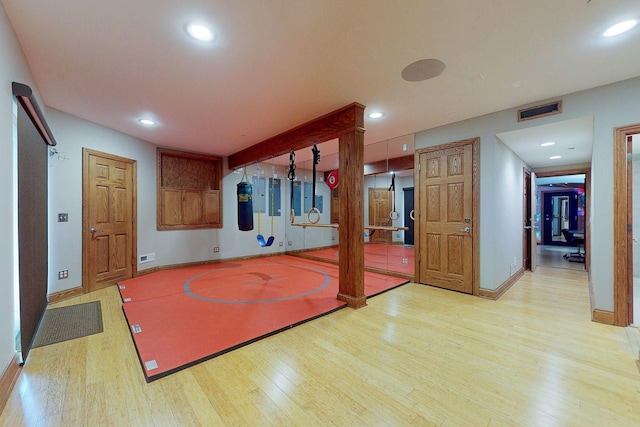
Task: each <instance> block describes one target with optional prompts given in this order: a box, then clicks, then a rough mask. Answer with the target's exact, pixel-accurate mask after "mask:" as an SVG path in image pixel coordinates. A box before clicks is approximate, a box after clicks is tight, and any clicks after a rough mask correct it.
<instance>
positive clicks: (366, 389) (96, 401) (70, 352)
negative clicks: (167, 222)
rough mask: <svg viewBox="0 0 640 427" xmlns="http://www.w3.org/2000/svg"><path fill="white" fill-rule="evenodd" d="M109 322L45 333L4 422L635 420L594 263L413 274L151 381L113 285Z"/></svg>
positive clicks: (631, 363)
mask: <svg viewBox="0 0 640 427" xmlns="http://www.w3.org/2000/svg"><path fill="white" fill-rule="evenodd" d="M97 299H100V300H101V301H102V309H103V315H104V332H103V333H101V334H97V335H93V336H90V337H86V338H81V339H77V340H73V341H68V342H64V343H59V344H55V345H51V346H47V347H42V348H36V349H33V350H32V352H31V354H30V355H29V359H28V361H27V364H26V365H25V367H24V370H23V372H22V374H21V376H20V378H19V380H18V383H17V385H16V387H15V389H14V391H13V393H12V395H11V397H10V399H9V401H8V403H7V406H6V408H5V410H4V412H3V413H2V415H1V416H0V425H4V426H22V425H27V426H75V425H85V426H99V425H109V426H129V425H132V426H138V425H143V426H144V425H146V426H191V425H206V426H210V425H233V426H254V425H267V426H269V425H274V426H282V425H311V426H316V425H340V426H346V425H356V426H357V425H363V426H372V425H377V426H378V425H384V426H393V425H398V426H416V425H422V426H430V425H437V426H441V425H443V426H511V425H514V426H567V425H576V426H614V425H615V426H631V425H634V426H638V425H640V373H639V372H638V368H637V367H636V364H635V358H634V355H633V354H632V353H631V349H630V344H629V340H628V338H627V336H626V333H625V329H624V328H616V327H613V326H607V325H602V324H598V323H593V322H591V321H590V307H589V292H588V286H587V276H586V273H585V272H584V271H574V270H569V269H559V268H547V267H540V268H538V271H537V272H536V273H535V274H531V273H530V272H527V273H526V274H525V276H524V277H523V278H522V279H521V280H520V281H519V282H518V283H517V284H516V285H514V286H513V287H512V288H511V289H510V290H509V291H508V292H506V293H505V295H504V296H502V297H501V298H500V300H498V301H490V300H485V299H481V298H476V297H472V296H467V295H463V294H459V293H455V292H450V291H444V290H440V289H437V288H431V287H428V286H423V285H417V284H407V285H405V286H402V287H400V288H397V289H395V290H392V291H390V292H387V293H385V294H382V295H379V296H377V297H374V298H371V299H369V300H368V302H369V305H368V306H367V307H364V308H362V309H359V310H352V309H343V310H340V311H338V312H335V313H333V314H331V315H328V316H325V317H322V318H320V319H317V320H314V321H312V322H309V323H306V324H304V325H301V326H298V327H295V328H293V329H291V330H289V331H287V332H284V333H280V334H278V335H275V336H272V337H269V338H267V339H264V340H262V341H259V342H256V343H253V344H251V345H249V346H246V347H243V348H241V349H239V350H236V351H233V352H231V353H228V354H226V355H223V356H220V357H217V358H215V359H212V360H210V361H207V362H205V363H202V364H200V365H197V366H194V367H192V368H190V369H186V370H183V371H181V372H179V373H177V374H174V375H171V376H168V377H166V378H163V379H160V380H158V381H155V382H152V383H150V384H146V383H145V381H144V377H143V375H142V371H141V368H140V366H139V362H138V359H137V356H136V352H135V349H134V347H133V344H132V341H131V337H130V335H129V331H128V329H127V326H126V324H125V322H124V318H123V315H122V311H121V307H120V300H119V296H118V293H117V291H116V289H115V288H110V289H105V290H102V291H98V292H95V293H93V294H89V295H85V296H83V297H80V298H76V299H74V300H71V301H65V302H64V303H60V304H57V306H61V305H66V304H71V303H78V302H86V301H91V300H97Z"/></svg>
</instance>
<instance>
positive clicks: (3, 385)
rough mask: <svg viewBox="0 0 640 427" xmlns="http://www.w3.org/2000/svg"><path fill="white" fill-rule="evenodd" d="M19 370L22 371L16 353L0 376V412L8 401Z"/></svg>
mask: <svg viewBox="0 0 640 427" xmlns="http://www.w3.org/2000/svg"><path fill="white" fill-rule="evenodd" d="M20 372H22V366H20V363H19V361H18V355H17V354H16V355H15V356H13V358H12V359H11V361H10V362H9V364H8V365H7V367H6V368H5V369H4V372H3V373H2V376H1V377H0V414H1V413H2V411H3V410H4V407H5V406H6V404H7V402H8V401H9V397H10V396H11V391H13V387H14V386H15V385H16V382H18V377H19V376H20Z"/></svg>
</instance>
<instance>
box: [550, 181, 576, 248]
mask: <svg viewBox="0 0 640 427" xmlns="http://www.w3.org/2000/svg"><path fill="white" fill-rule="evenodd" d="M578 197H579V196H578V194H577V193H576V192H573V191H571V192H569V191H559V192H545V193H544V234H543V235H544V244H545V245H557V246H565V245H566V243H565V241H564V237H563V236H562V230H563V229H565V228H566V229H567V230H576V229H577V227H578Z"/></svg>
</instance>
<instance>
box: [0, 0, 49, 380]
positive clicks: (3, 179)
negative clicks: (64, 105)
mask: <svg viewBox="0 0 640 427" xmlns="http://www.w3.org/2000/svg"><path fill="white" fill-rule="evenodd" d="M0 58H1V60H0V149H1V150H2V155H1V156H0V183H2V192H1V193H2V194H1V195H0V271H2V280H0V373H2V372H4V369H5V367H6V366H7V365H8V364H9V363H10V361H11V359H12V358H13V356H14V355H15V336H14V330H15V324H14V318H13V315H14V309H15V307H14V292H13V287H14V282H15V280H17V277H16V275H15V274H14V270H13V268H14V261H15V259H14V251H15V250H17V242H16V241H15V239H14V237H13V230H14V223H15V221H16V218H15V215H14V210H15V209H16V206H15V203H14V197H15V192H16V186H17V181H16V171H15V169H14V168H15V167H16V165H15V156H16V151H15V143H14V132H13V129H14V122H13V121H14V116H13V107H14V102H13V94H12V91H11V83H12V82H14V81H17V82H20V83H24V84H27V85H29V86H30V87H31V88H32V89H33V90H34V91H36V90H37V88H36V86H35V83H34V81H33V77H32V76H31V72H30V71H29V67H28V65H27V62H26V60H25V58H24V55H23V54H22V51H21V50H20V45H19V44H18V41H17V39H16V37H15V34H14V33H13V29H12V27H11V24H10V23H9V20H8V19H7V16H6V14H5V11H4V7H2V5H1V4H0ZM36 95H37V93H36ZM41 105H42V104H41Z"/></svg>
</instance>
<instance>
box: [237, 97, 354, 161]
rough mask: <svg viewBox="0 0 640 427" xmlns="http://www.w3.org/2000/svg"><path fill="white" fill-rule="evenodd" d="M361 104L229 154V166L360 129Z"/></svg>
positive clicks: (281, 153) (328, 139) (347, 106)
mask: <svg viewBox="0 0 640 427" xmlns="http://www.w3.org/2000/svg"><path fill="white" fill-rule="evenodd" d="M364 109H365V106H364V105H362V104H359V103H357V102H354V103H352V104H349V105H346V106H344V107H342V108H340V109H338V110H335V111H333V112H331V113H329V114H325V115H324V116H322V117H318V118H317V119H314V120H311V121H309V122H307V123H304V124H302V125H300V126H297V127H295V128H293V129H290V130H288V131H286V132H283V133H281V134H279V135H276V136H274V137H271V138H269V139H266V140H264V141H262V142H259V143H257V144H255V145H253V146H251V147H249V148H245V149H244V150H241V151H238V152H237V153H233V154H231V155H230V156H229V159H228V164H229V169H231V170H235V169H238V168H240V167H242V166H247V165H249V164H252V163H257V162H261V161H264V160H268V159H271V158H274V157H278V156H281V155H283V154H287V153H289V152H290V151H291V150H294V151H295V150H300V149H302V148H307V147H311V146H312V145H313V144H320V143H322V142H326V141H330V140H332V139H336V138H339V137H340V136H342V135H344V134H346V133H349V132H353V131H355V130H363V131H364Z"/></svg>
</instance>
